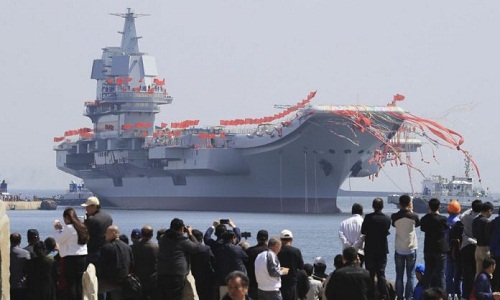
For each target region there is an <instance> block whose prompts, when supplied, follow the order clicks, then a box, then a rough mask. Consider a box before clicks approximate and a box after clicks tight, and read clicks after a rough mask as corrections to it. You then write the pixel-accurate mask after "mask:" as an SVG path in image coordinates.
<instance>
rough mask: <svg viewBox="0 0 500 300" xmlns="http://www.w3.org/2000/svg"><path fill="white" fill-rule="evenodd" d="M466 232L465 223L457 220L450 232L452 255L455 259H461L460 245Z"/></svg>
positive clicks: (449, 242)
mask: <svg viewBox="0 0 500 300" xmlns="http://www.w3.org/2000/svg"><path fill="white" fill-rule="evenodd" d="M463 233H464V224H463V223H462V222H461V221H457V222H456V223H455V224H453V226H452V227H451V228H450V231H449V232H448V244H449V245H450V257H451V259H452V260H453V261H457V260H459V259H460V246H461V244H462V234H463Z"/></svg>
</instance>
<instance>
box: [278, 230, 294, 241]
mask: <svg viewBox="0 0 500 300" xmlns="http://www.w3.org/2000/svg"><path fill="white" fill-rule="evenodd" d="M292 238H293V234H292V232H291V231H290V230H288V229H285V230H283V231H282V232H281V235H280V239H292Z"/></svg>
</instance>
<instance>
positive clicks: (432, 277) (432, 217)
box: [420, 198, 449, 291]
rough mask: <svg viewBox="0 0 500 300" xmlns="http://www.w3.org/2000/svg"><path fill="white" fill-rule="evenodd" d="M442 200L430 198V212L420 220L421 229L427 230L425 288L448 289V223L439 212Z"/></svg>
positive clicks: (425, 240) (425, 242) (425, 241)
mask: <svg viewBox="0 0 500 300" xmlns="http://www.w3.org/2000/svg"><path fill="white" fill-rule="evenodd" d="M440 205H441V202H439V200H438V199H436V198H432V199H431V200H429V213H427V214H426V215H425V216H424V217H423V218H422V220H421V221H420V230H422V231H423V232H425V239H424V261H425V274H424V279H423V280H424V289H426V288H429V287H438V288H440V289H442V290H443V291H446V281H445V267H446V253H447V252H448V250H449V246H448V240H447V238H446V232H447V231H448V223H447V220H446V217H445V216H442V215H440V214H439V206H440Z"/></svg>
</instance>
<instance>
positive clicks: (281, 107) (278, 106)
mask: <svg viewBox="0 0 500 300" xmlns="http://www.w3.org/2000/svg"><path fill="white" fill-rule="evenodd" d="M290 107H292V105H290V104H274V108H277V109H287V108H290Z"/></svg>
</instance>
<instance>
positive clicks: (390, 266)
mask: <svg viewBox="0 0 500 300" xmlns="http://www.w3.org/2000/svg"><path fill="white" fill-rule="evenodd" d="M372 199H373V198H367V197H361V198H351V197H342V198H339V199H338V206H339V208H341V209H342V211H344V212H345V213H343V214H337V215H310V214H273V213H235V212H200V211H159V210H119V209H108V208H103V210H104V211H106V212H107V213H109V214H110V215H111V217H112V218H113V221H114V224H115V225H117V226H118V227H119V228H120V231H121V232H122V233H124V234H126V235H127V236H129V237H130V233H131V232H132V229H134V228H141V227H142V226H144V225H151V226H152V227H153V229H154V230H155V232H156V230H157V229H160V228H168V227H169V224H170V221H171V220H172V219H173V218H180V219H183V220H184V223H185V224H186V225H189V226H192V227H193V228H195V229H198V230H200V231H202V232H205V230H206V229H207V228H208V227H210V226H211V225H212V223H213V221H214V220H219V219H228V218H229V219H231V220H233V222H234V223H235V224H236V226H238V227H240V229H241V231H242V232H244V231H248V232H251V235H252V236H251V237H250V238H248V240H247V241H248V243H249V244H250V245H252V246H253V245H255V244H256V240H255V237H256V234H257V231H259V230H260V229H266V230H267V231H268V232H269V235H270V236H279V234H280V232H281V230H283V229H289V230H291V231H292V233H293V236H294V239H293V245H294V246H295V247H297V248H299V249H300V250H301V251H302V255H303V258H304V262H305V263H310V264H312V263H313V262H314V259H315V258H316V257H318V256H321V257H323V258H324V259H325V260H326V262H327V272H331V271H333V258H334V257H335V255H337V254H340V253H342V244H341V242H340V239H339V234H338V232H339V226H340V222H342V221H343V220H344V219H346V218H348V217H349V216H350V209H351V206H352V204H353V203H356V202H357V203H360V204H362V205H363V207H364V212H365V214H367V213H370V212H372V209H371V201H372ZM385 206H386V208H384V212H385V213H386V214H388V215H390V214H392V213H394V212H396V211H397V209H396V207H395V206H394V205H392V204H386V205H385ZM64 208H65V207H58V208H57V210H53V211H44V210H32V211H29V210H24V211H23V210H10V211H7V215H8V217H9V218H10V230H11V232H19V233H21V235H22V242H21V246H23V247H24V246H25V245H27V241H26V232H27V230H28V229H30V228H36V229H38V231H39V233H40V237H41V239H45V238H47V237H49V236H52V235H53V232H54V228H53V222H54V220H56V219H59V220H61V219H62V212H63V210H64ZM75 210H76V212H77V214H78V215H79V216H83V215H84V214H85V209H84V208H83V207H75ZM394 234H395V230H394V227H391V229H390V235H389V237H388V241H389V254H388V256H387V268H386V276H387V278H388V279H390V280H394V279H395V277H396V275H395V266H394ZM417 236H418V242H419V249H418V254H417V263H423V255H422V248H423V243H424V234H423V233H422V232H421V231H420V229H418V228H417Z"/></svg>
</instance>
